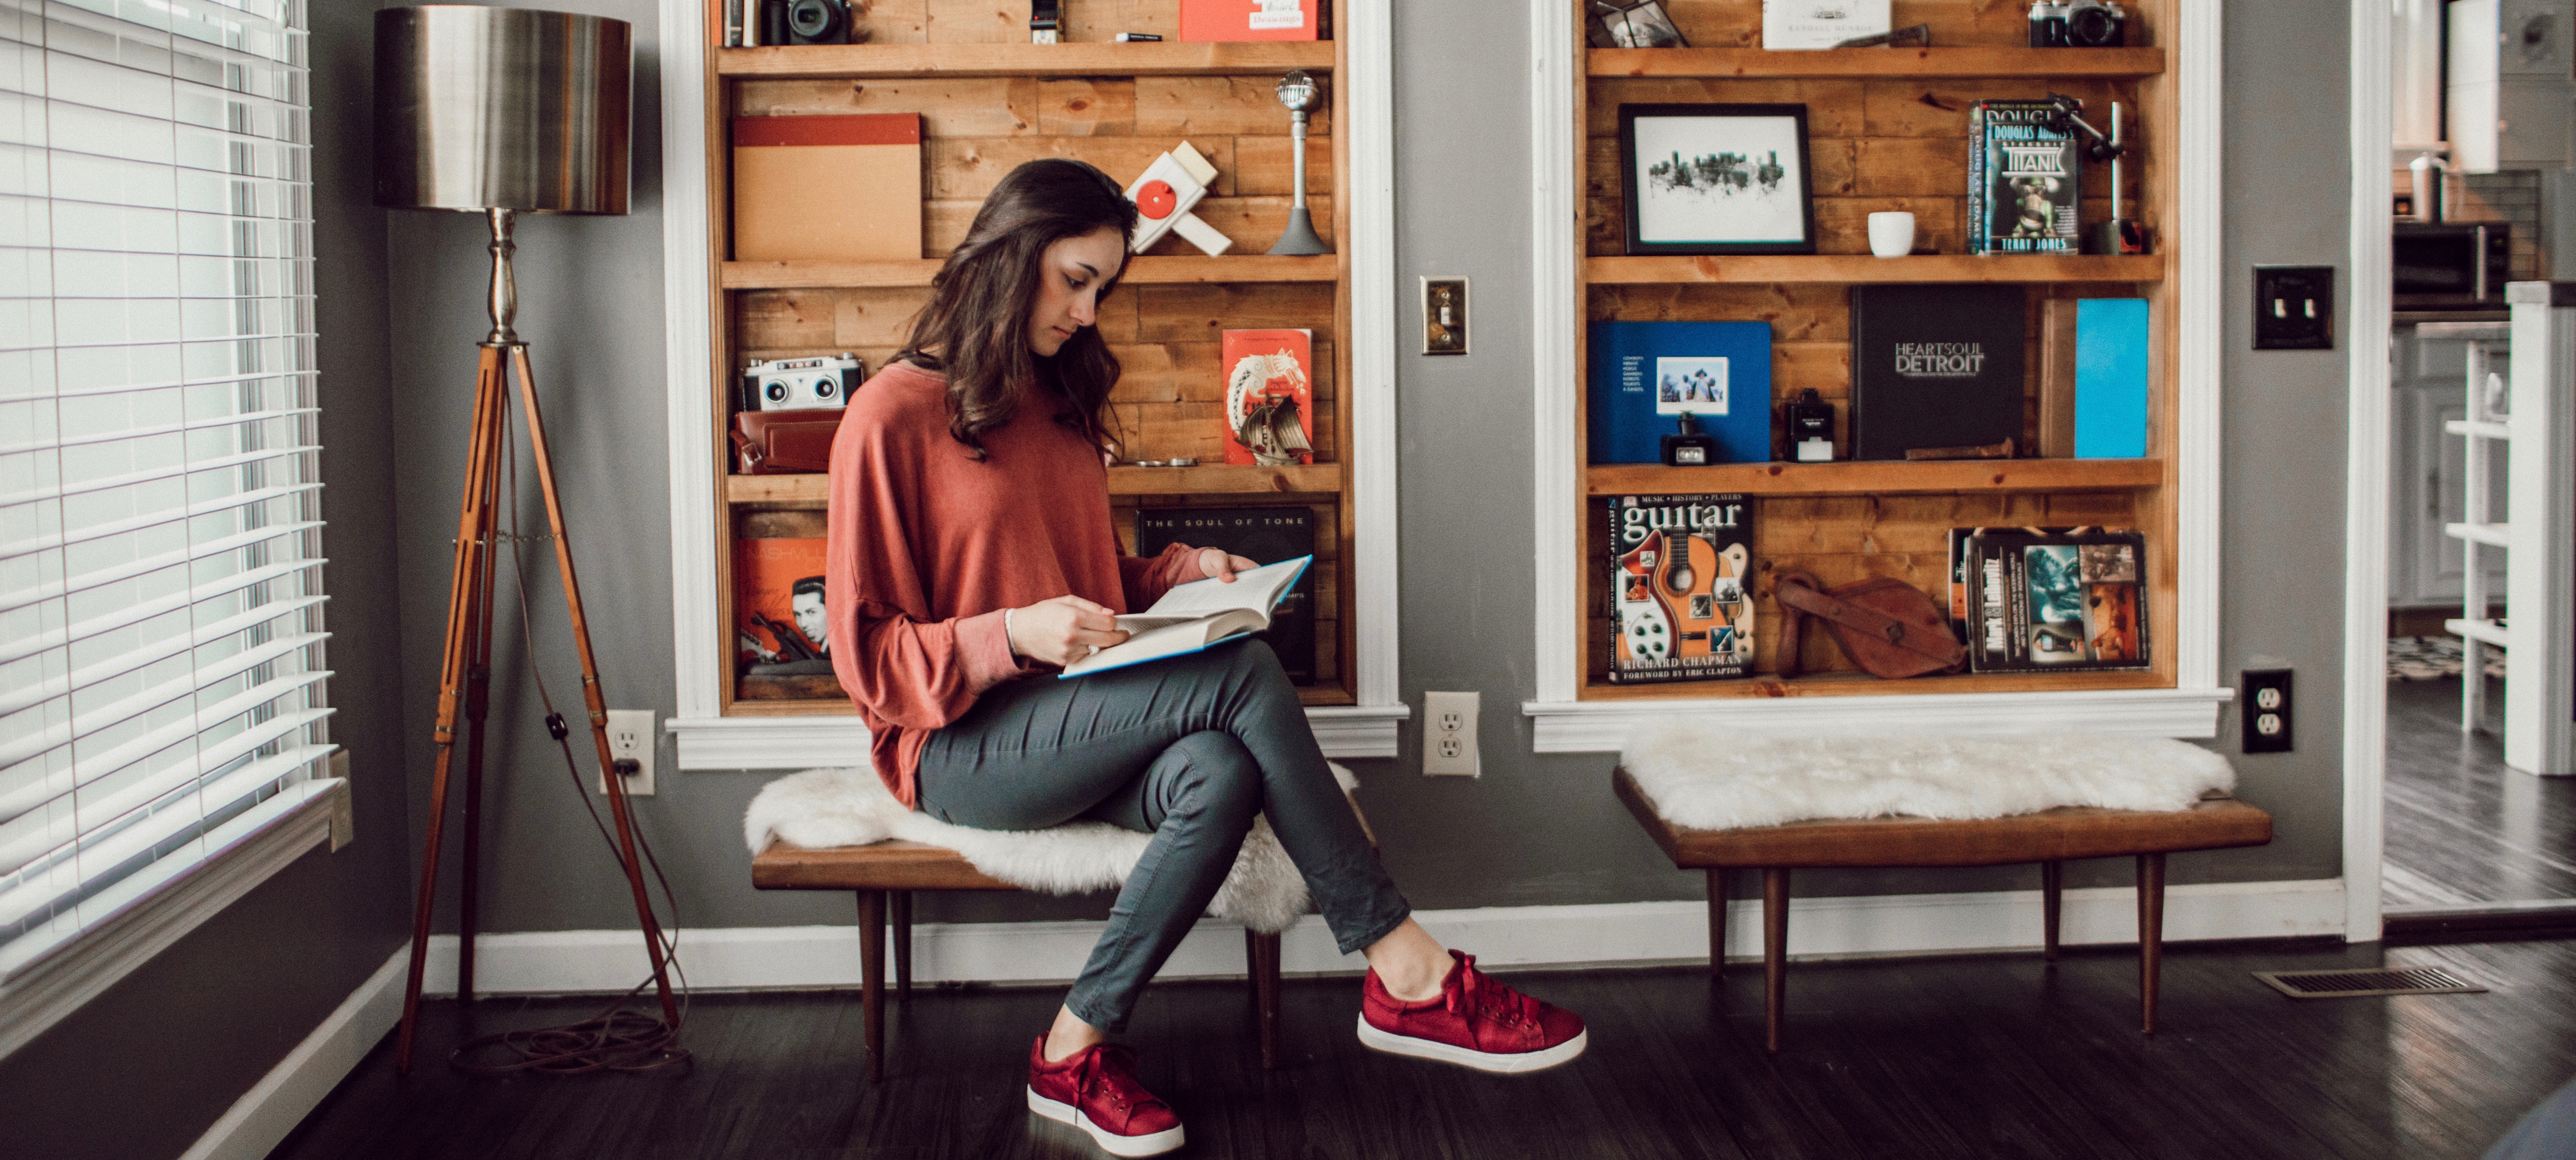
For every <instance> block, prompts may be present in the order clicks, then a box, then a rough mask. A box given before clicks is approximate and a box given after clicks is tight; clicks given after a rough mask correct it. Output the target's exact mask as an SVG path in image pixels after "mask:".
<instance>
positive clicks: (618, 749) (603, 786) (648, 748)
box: [596, 709, 654, 797]
mask: <svg viewBox="0 0 2576 1160" xmlns="http://www.w3.org/2000/svg"><path fill="white" fill-rule="evenodd" d="M608 755H609V758H610V760H612V761H613V760H616V759H619V758H627V757H632V758H634V759H635V761H636V764H638V765H640V766H642V767H643V768H642V769H641V771H640V772H637V773H634V774H631V775H629V776H628V777H627V778H626V796H628V797H651V796H653V755H654V744H653V711H652V710H651V709H611V710H609V711H608ZM596 789H597V791H598V792H599V793H600V794H601V795H603V796H605V795H606V794H607V793H608V771H607V770H601V771H600V774H599V784H598V786H597V787H596Z"/></svg>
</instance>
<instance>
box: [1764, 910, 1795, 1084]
mask: <svg viewBox="0 0 2576 1160" xmlns="http://www.w3.org/2000/svg"><path fill="white" fill-rule="evenodd" d="M1788 999H1789V870H1788V868H1787V867H1785V866H1770V867H1765V868H1764V869H1763V871H1762V1019H1763V1036H1762V1043H1763V1047H1764V1048H1765V1049H1767V1050H1770V1051H1775V1052H1776V1051H1778V1050H1780V1017H1781V1015H1782V1014H1783V1013H1784V1012H1785V1011H1786V1010H1787V1009H1788Z"/></svg>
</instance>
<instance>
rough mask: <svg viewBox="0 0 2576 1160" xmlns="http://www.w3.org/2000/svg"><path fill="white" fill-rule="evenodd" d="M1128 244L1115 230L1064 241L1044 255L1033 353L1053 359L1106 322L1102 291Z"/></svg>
mask: <svg viewBox="0 0 2576 1160" xmlns="http://www.w3.org/2000/svg"><path fill="white" fill-rule="evenodd" d="M1126 256H1127V239H1126V237H1125V236H1123V235H1121V234H1120V233H1119V232H1118V230H1117V228H1116V227H1114V226H1102V227H1100V228H1099V229H1096V230H1093V231H1091V232H1090V233H1087V234H1080V235H1076V236H1074V237H1070V238H1058V239H1056V240H1055V241H1054V242H1052V243H1049V244H1048V246H1047V248H1046V252H1045V253H1043V254H1041V255H1039V256H1038V297H1037V301H1036V302H1035V303H1033V304H1031V306H1030V309H1029V351H1030V353H1033V354H1036V355H1038V356H1040V357H1053V356H1054V354H1055V352H1057V351H1059V350H1062V349H1064V344H1065V343H1067V342H1069V341H1072V339H1073V336H1074V333H1075V332H1076V331H1079V330H1081V329H1082V328H1083V327H1086V326H1089V325H1091V324H1092V323H1093V322H1096V321H1098V320H1099V318H1100V314H1099V307H1100V289H1101V287H1103V286H1106V285H1108V284H1109V279H1111V278H1113V277H1115V276H1116V275H1117V273H1118V260H1119V259H1120V258H1123V257H1126Z"/></svg>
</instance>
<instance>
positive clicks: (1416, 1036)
mask: <svg viewBox="0 0 2576 1160" xmlns="http://www.w3.org/2000/svg"><path fill="white" fill-rule="evenodd" d="M1449 957H1450V958H1453V959H1456V960H1458V964H1457V965H1456V966H1453V967H1451V968H1449V977H1447V978H1445V979H1442V980H1440V997H1439V998H1437V999H1425V1000H1423V1001H1422V1002H1419V1003H1407V1002H1405V1001H1403V1000H1401V999H1398V998H1396V997H1395V996H1393V995H1391V994H1388V993H1387V989H1386V984H1384V983H1381V982H1379V981H1378V978H1377V972H1375V971H1370V972H1369V973H1368V977H1367V979H1366V981H1364V982H1362V983H1361V984H1360V1043H1361V1044H1362V1045H1363V1046H1366V1047H1370V1048H1373V1049H1375V1050H1378V1051H1383V1052H1387V1053H1389V1054H1392V1055H1413V1056H1419V1057H1421V1058H1423V1059H1436V1060H1440V1061H1441V1062H1443V1063H1454V1064H1457V1065H1459V1066H1461V1067H1472V1068H1475V1069H1476V1070H1478V1071H1500V1072H1528V1071H1539V1070H1541V1069H1544V1068H1550V1067H1555V1066H1556V1065H1558V1064H1560V1063H1564V1062H1566V1061H1567V1060H1570V1059H1573V1058H1574V1057H1575V1056H1578V1055H1581V1054H1583V1045H1584V1041H1585V1036H1586V1035H1587V1034H1589V1033H1588V1032H1586V1031H1584V1029H1583V1017H1582V1016H1580V1015H1576V1014H1575V1013H1574V1012H1572V1011H1568V1010H1565V1009H1564V1008H1562V1007H1556V1006H1552V1005H1550V1004H1546V1003H1542V1002H1539V1001H1538V1000H1536V999H1533V998H1530V997H1529V996H1527V995H1524V994H1521V993H1520V992H1518V991H1515V990H1513V989H1511V988H1510V987H1507V986H1504V985H1503V984H1501V983H1497V982H1495V981H1494V978H1493V976H1491V975H1488V974H1486V973H1485V972H1483V971H1480V970H1477V969H1476V956H1474V955H1470V954H1462V953H1460V952H1458V951H1451V952H1449Z"/></svg>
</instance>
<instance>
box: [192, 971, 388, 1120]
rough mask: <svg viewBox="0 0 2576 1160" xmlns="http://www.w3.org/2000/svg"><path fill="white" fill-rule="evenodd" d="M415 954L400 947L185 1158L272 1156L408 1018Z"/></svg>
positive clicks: (287, 1054) (235, 1103) (245, 1095)
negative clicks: (406, 975) (408, 975)
mask: <svg viewBox="0 0 2576 1160" xmlns="http://www.w3.org/2000/svg"><path fill="white" fill-rule="evenodd" d="M410 958H411V944H410V943H409V942H405V943H404V944H403V945H402V946H400V947H397V948H395V950H394V953H393V957H392V958H389V959H386V960H385V965H383V966H381V967H378V968H376V973H375V974H372V975H369V976H367V981H366V982H363V983H360V984H358V989H357V990H355V991H351V992H349V997H348V998H347V999H345V1000H343V1001H342V1002H341V1003H340V1007H339V1009H338V1010H336V1011H333V1012H331V1015H330V1017H329V1018H326V1019H324V1020H323V1021H322V1024H321V1026H318V1027H315V1028H314V1029H313V1034H311V1035H307V1036H305V1037H304V1042H302V1043H299V1044H296V1045H295V1050H293V1051H290V1052H287V1053H286V1058H285V1059H283V1060H280V1061H278V1064H277V1066H276V1067H273V1068H270V1069H269V1072H268V1074H267V1075H266V1076H263V1077H261V1079H260V1081H259V1083H258V1084H256V1085H254V1086H253V1087H252V1088H251V1089H250V1090H249V1091H247V1092H244V1093H242V1097H241V1098H240V1099H237V1100H234V1101H233V1106H232V1108H231V1109H230V1110H228V1111H226V1112H225V1113H224V1115H223V1118H222V1119H219V1120H216V1121H215V1124H214V1126H213V1127H211V1128H208V1129H206V1134H205V1135H203V1136H199V1137H198V1138H197V1143H196V1145H195V1146H193V1147H191V1148H189V1149H188V1150H187V1152H185V1153H184V1154H182V1155H181V1156H180V1158H179V1160H261V1158H262V1157H265V1156H267V1155H268V1153H269V1151H270V1150H271V1149H273V1148H275V1147H277V1145H278V1143H279V1142H280V1141H282V1140H284V1139H286V1135H287V1133H289V1132H292V1131H294V1130H295V1126H296V1125H298V1124H301V1123H303V1122H304V1117H305V1116H306V1115H307V1114H309V1113H311V1112H312V1111H313V1109H314V1108H316V1107H318V1106H320V1105H321V1103H322V1100H323V1098H324V1097H326V1096H328V1095H330V1094H331V1089H332V1088H335V1087H338V1086H339V1084H340V1080H341V1078H342V1077H343V1076H346V1075H348V1074H349V1071H350V1069H352V1068H355V1067H357V1066H358V1061H359V1060H361V1059H365V1058H366V1057H367V1052H368V1051H370V1050H372V1049H373V1048H374V1047H375V1046H376V1042H377V1041H378V1040H381V1039H383V1038H384V1037H385V1033H386V1032H388V1031H391V1030H393V1028H394V1024H396V1023H399V1022H401V1021H402V983H403V972H404V970H405V969H406V968H407V967H408V966H409V965H410Z"/></svg>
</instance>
